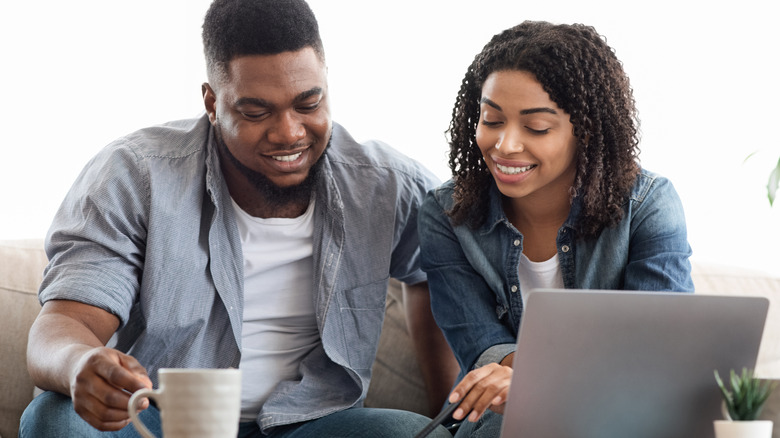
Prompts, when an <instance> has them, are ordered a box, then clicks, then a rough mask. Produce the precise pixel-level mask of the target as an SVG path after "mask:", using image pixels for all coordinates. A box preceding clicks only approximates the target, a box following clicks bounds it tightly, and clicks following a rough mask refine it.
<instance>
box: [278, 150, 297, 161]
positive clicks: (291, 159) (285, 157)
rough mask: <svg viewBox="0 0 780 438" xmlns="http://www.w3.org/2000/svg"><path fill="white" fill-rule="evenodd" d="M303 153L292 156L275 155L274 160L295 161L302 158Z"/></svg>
mask: <svg viewBox="0 0 780 438" xmlns="http://www.w3.org/2000/svg"><path fill="white" fill-rule="evenodd" d="M301 154H302V152H298V153H297V154H292V155H274V156H273V157H272V158H273V159H274V160H276V161H295V160H297V159H298V157H300V156H301Z"/></svg>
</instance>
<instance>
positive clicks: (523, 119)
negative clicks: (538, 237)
mask: <svg viewBox="0 0 780 438" xmlns="http://www.w3.org/2000/svg"><path fill="white" fill-rule="evenodd" d="M476 134H477V145H478V146H479V149H480V151H482V156H483V157H484V159H485V163H486V164H487V167H488V169H490V173H491V174H492V175H493V178H495V180H496V183H497V185H498V189H499V190H500V191H501V193H502V194H504V196H507V197H509V198H513V199H522V198H529V199H546V200H552V199H558V197H560V196H566V197H568V193H569V187H571V186H572V184H573V183H574V176H575V173H576V164H575V159H574V157H575V153H576V149H577V139H576V138H575V137H574V133H573V126H572V124H571V122H570V121H569V114H567V113H565V112H564V111H563V110H561V109H560V108H559V107H558V105H556V104H555V102H553V101H552V100H550V96H549V95H548V94H547V92H546V91H544V89H543V88H542V85H541V84H540V83H539V82H538V81H537V80H536V78H535V77H534V75H532V74H531V73H528V72H525V71H520V70H503V71H497V72H493V73H491V74H490V76H488V77H487V80H486V81H485V84H484V85H483V87H482V98H481V100H480V116H479V123H478V125H477V133H476ZM551 196H555V197H554V198H550V197H551ZM566 199H568V198H566Z"/></svg>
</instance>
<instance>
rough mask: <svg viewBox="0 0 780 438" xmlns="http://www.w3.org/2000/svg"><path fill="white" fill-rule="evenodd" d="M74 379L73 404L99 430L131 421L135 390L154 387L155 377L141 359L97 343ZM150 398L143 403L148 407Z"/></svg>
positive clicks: (110, 428)
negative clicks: (130, 406)
mask: <svg viewBox="0 0 780 438" xmlns="http://www.w3.org/2000/svg"><path fill="white" fill-rule="evenodd" d="M75 370H76V373H75V374H74V375H73V377H72V379H71V383H70V392H71V398H72V399H73V408H74V409H75V410H76V413H78V414H79V415H80V416H81V417H82V418H83V419H84V420H85V421H86V422H87V423H89V424H91V425H92V426H93V427H95V428H97V429H99V430H105V431H114V430H119V429H121V428H123V427H125V426H127V424H128V423H129V421H130V419H129V416H128V413H127V403H128V401H129V400H130V396H131V395H132V393H133V392H135V391H137V390H139V389H143V388H151V387H152V381H151V380H150V379H149V376H148V375H147V374H146V369H144V367H143V366H141V364H140V363H138V361H137V360H136V359H135V358H134V357H132V356H128V355H126V354H123V353H121V352H119V351H117V350H113V349H111V348H106V347H97V348H94V349H92V350H89V351H88V352H87V353H86V354H84V355H83V356H82V358H81V360H80V361H79V362H78V364H77V365H76V368H75ZM148 406H149V402H148V400H144V401H143V402H142V403H141V406H140V408H141V409H146V408H147V407H148Z"/></svg>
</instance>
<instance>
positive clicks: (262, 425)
mask: <svg viewBox="0 0 780 438" xmlns="http://www.w3.org/2000/svg"><path fill="white" fill-rule="evenodd" d="M203 42H204V48H205V54H206V60H207V67H208V80H209V82H208V83H206V84H204V85H203V87H202V92H203V100H204V104H205V108H206V114H205V115H204V116H203V117H201V118H199V119H195V120H185V121H179V122H172V123H169V124H166V125H163V126H158V127H152V128H148V129H144V130H141V131H138V132H136V133H133V134H130V135H128V136H126V137H124V138H121V139H119V140H117V141H115V142H114V143H112V144H110V145H109V146H108V147H107V148H105V149H104V150H103V151H101V152H100V153H99V154H98V155H97V156H96V157H95V158H94V159H93V160H92V161H91V162H90V163H89V164H88V165H87V167H86V168H85V169H84V171H83V172H82V173H81V175H80V176H79V178H78V179H77V181H76V183H75V184H74V186H73V187H72V189H71V191H70V192H69V194H68V195H67V197H66V199H65V200H64V202H63V204H62V207H61V208H60V210H59V212H58V213H57V215H56V217H55V220H54V222H53V224H52V228H51V230H50V232H49V234H48V236H47V253H48V255H49V258H50V264H49V266H48V268H47V270H46V273H45V277H44V281H43V283H42V285H41V291H40V299H41V302H42V303H43V309H42V311H41V314H40V316H39V317H38V319H37V320H36V322H35V324H34V325H33V328H32V329H31V332H30V341H29V348H28V363H29V369H30V374H31V375H32V377H33V380H34V382H35V384H36V385H37V386H39V387H41V388H43V389H45V390H46V391H47V392H45V393H44V394H43V395H41V396H39V397H38V398H36V399H35V400H34V401H33V402H32V403H31V405H30V407H28V409H27V411H26V412H25V415H24V417H23V419H22V424H21V431H20V435H21V436H30V437H32V436H34V437H43V436H106V435H108V436H133V435H134V433H135V431H134V430H133V427H132V426H130V425H128V416H127V413H126V406H127V401H128V399H129V396H130V394H131V393H132V392H134V391H136V390H138V389H140V388H143V387H152V386H154V385H156V383H157V382H156V374H157V370H158V369H160V368H177V367H192V368H196V367H197V368H225V367H239V368H241V369H242V370H244V372H243V387H242V411H241V426H240V430H241V432H240V435H241V436H260V435H261V434H269V433H270V436H272V437H303V436H318V437H327V436H334V437H335V436H375V437H383V436H387V437H400V436H412V435H414V434H415V433H416V432H417V431H419V430H420V429H422V428H423V427H424V426H425V424H426V423H427V422H428V419H427V418H426V417H424V416H420V415H417V414H413V413H410V412H403V411H395V410H384V409H368V408H362V407H361V406H362V400H363V399H364V397H365V395H366V390H367V388H368V384H369V379H370V370H371V365H372V363H373V360H374V355H375V352H376V348H377V341H378V338H379V332H380V329H381V323H382V318H383V312H384V302H385V292H386V286H387V279H388V275H389V276H392V277H395V278H397V279H399V280H401V281H402V282H404V283H406V284H409V285H412V286H411V287H410V290H411V291H412V292H413V295H412V296H414V297H416V298H420V297H421V296H422V297H426V296H427V285H426V284H425V276H424V274H423V273H422V271H421V270H420V268H419V260H418V258H419V249H418V238H417V227H416V214H417V208H418V206H419V204H420V202H421V201H422V197H423V195H424V193H425V191H426V190H427V189H428V188H430V187H432V186H434V185H435V183H436V181H435V180H434V178H433V177H432V176H431V175H430V174H429V173H428V172H427V171H426V170H425V169H424V168H422V167H421V166H420V165H418V164H417V163H415V162H413V161H411V160H409V159H407V158H405V157H403V156H401V155H400V154H398V153H396V152H394V151H393V150H391V149H390V148H388V147H386V146H384V145H382V144H379V143H371V144H367V145H365V146H363V145H360V144H357V143H356V142H355V141H354V140H353V139H352V138H351V137H350V136H349V134H348V133H347V132H346V131H345V130H344V129H343V128H342V127H340V126H339V125H337V124H334V123H332V121H331V117H330V110H329V102H328V98H329V96H328V87H327V81H326V66H325V59H324V51H323V48H322V43H321V41H320V37H319V31H318V27H317V21H316V19H315V17H314V15H313V13H312V12H311V10H310V9H309V7H308V5H306V3H305V2H304V1H303V0H284V1H279V0H216V1H215V2H214V3H213V4H212V5H211V7H210V9H209V11H208V12H207V14H206V18H205V22H204V25H203ZM423 301H424V299H423ZM417 310H418V312H416V313H419V314H423V315H429V314H430V312H429V310H428V309H422V311H421V310H420V309H417ZM420 322H422V323H428V324H430V320H425V319H424V318H423V319H422V320H421V321H420ZM438 333H439V332H438V331H437V332H436V333H434V337H435V338H436V334H438ZM426 335H427V336H430V335H431V334H430V332H427V333H426ZM436 339H438V340H441V339H439V338H436ZM107 345H110V347H109V346H107ZM451 371H453V370H450V371H449V372H451ZM444 375H448V373H444ZM449 375H450V376H451V375H452V374H449ZM142 417H143V418H144V420H145V423H146V424H148V425H155V424H156V425H157V428H158V430H157V432H158V434H159V432H160V431H159V412H158V411H157V410H156V408H154V407H149V408H148V409H146V410H145V411H144V412H143V413H142ZM98 429H99V430H101V431H108V432H106V433H101V432H98ZM113 431H118V432H116V433H115V434H112V432H113ZM436 433H438V434H439V436H448V433H447V432H446V430H444V429H442V428H439V429H438V430H437V431H436Z"/></svg>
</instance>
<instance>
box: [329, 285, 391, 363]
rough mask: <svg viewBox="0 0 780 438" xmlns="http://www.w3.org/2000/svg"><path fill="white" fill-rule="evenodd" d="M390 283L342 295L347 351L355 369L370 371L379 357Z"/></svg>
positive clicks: (342, 317) (366, 286) (340, 303)
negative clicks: (380, 336) (378, 352)
mask: <svg viewBox="0 0 780 438" xmlns="http://www.w3.org/2000/svg"><path fill="white" fill-rule="evenodd" d="M386 298H387V279H384V280H379V281H376V282H373V283H370V284H366V285H363V286H358V287H355V288H352V289H347V290H344V291H342V293H341V294H339V301H338V303H339V315H340V320H341V328H342V334H343V336H344V347H345V350H346V356H347V358H348V360H349V364H350V366H351V367H353V368H354V369H370V368H371V366H372V365H373V363H374V358H375V357H376V351H377V346H378V344H379V335H380V333H381V331H382V321H383V320H384V316H385V300H386Z"/></svg>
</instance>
